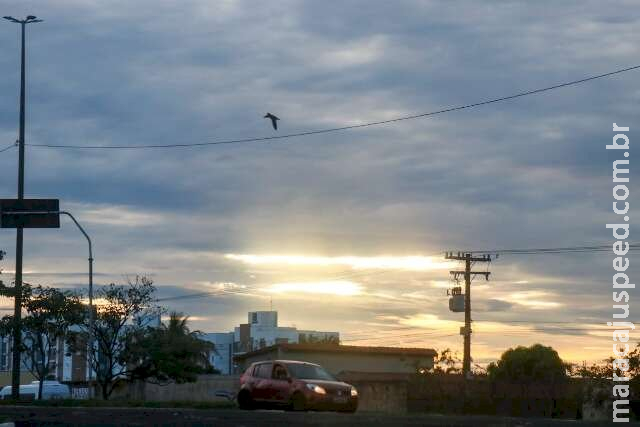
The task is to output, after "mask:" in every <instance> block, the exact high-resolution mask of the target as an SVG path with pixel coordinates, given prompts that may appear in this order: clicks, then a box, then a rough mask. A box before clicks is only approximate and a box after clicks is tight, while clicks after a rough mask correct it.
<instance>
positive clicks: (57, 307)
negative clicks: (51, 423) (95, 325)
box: [0, 284, 83, 397]
mask: <svg viewBox="0 0 640 427" xmlns="http://www.w3.org/2000/svg"><path fill="white" fill-rule="evenodd" d="M22 306H23V308H24V310H25V312H26V315H25V316H24V317H23V318H22V320H21V330H22V342H21V346H20V352H21V353H22V364H23V365H24V366H25V367H26V368H27V369H28V370H29V371H30V372H31V373H32V374H33V376H34V377H35V378H36V379H38V380H39V381H40V387H39V390H38V394H39V397H42V384H43V381H44V380H45V379H46V378H47V377H49V376H50V375H51V374H52V373H53V371H54V368H55V360H54V351H53V349H54V348H55V347H56V345H57V344H58V341H59V340H61V339H62V338H64V337H65V334H66V333H67V330H68V329H69V327H70V326H71V325H74V324H78V323H80V322H81V320H82V317H83V308H82V303H81V301H80V297H79V295H77V294H75V293H73V292H70V291H60V290H59V289H55V288H49V287H42V286H37V287H35V288H33V287H31V286H30V285H28V284H24V286H23V299H22ZM14 325H15V322H14V317H13V315H8V316H4V317H3V318H2V319H1V320H0V333H1V334H11V332H12V330H13V327H14Z"/></svg>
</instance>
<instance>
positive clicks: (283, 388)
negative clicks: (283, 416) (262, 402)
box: [269, 363, 291, 404]
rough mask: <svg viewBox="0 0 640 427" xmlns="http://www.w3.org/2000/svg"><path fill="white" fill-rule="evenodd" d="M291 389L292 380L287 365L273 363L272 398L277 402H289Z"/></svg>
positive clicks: (270, 392) (270, 389)
mask: <svg viewBox="0 0 640 427" xmlns="http://www.w3.org/2000/svg"><path fill="white" fill-rule="evenodd" d="M290 389H291V382H290V379H289V373H288V372H287V369H286V367H285V366H284V365H281V364H279V363H276V364H275V365H273V374H272V376H271V385H270V387H269V395H270V400H271V401H272V402H275V403H282V404H284V403H288V402H289V397H290V395H291V392H290Z"/></svg>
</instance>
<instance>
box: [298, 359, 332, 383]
mask: <svg viewBox="0 0 640 427" xmlns="http://www.w3.org/2000/svg"><path fill="white" fill-rule="evenodd" d="M287 369H288V370H289V373H290V374H291V376H292V377H294V378H300V379H305V380H325V381H336V379H335V378H334V377H333V376H332V375H331V374H330V373H328V372H327V371H325V370H324V369H323V368H321V367H320V366H317V365H307V364H305V363H292V364H290V365H287Z"/></svg>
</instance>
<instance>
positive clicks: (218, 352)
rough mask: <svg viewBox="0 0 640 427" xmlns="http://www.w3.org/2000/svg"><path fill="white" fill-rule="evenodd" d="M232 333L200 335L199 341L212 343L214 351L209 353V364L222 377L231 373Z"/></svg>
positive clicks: (233, 335)
mask: <svg viewBox="0 0 640 427" xmlns="http://www.w3.org/2000/svg"><path fill="white" fill-rule="evenodd" d="M234 337H235V334H234V333H233V332H214V333H211V334H202V335H200V336H199V338H200V339H202V340H205V341H209V342H211V343H213V345H214V349H213V351H211V352H210V353H209V363H211V366H213V367H214V368H215V369H217V370H218V371H220V373H221V374H223V375H229V374H230V373H232V372H233V344H234V341H235V340H234Z"/></svg>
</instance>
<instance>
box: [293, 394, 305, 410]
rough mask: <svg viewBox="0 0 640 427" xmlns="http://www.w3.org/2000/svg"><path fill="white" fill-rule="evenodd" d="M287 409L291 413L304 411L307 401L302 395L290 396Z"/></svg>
mask: <svg viewBox="0 0 640 427" xmlns="http://www.w3.org/2000/svg"><path fill="white" fill-rule="evenodd" d="M289 407H290V408H291V410H292V411H306V410H307V399H305V397H304V395H303V394H302V393H300V392H298V393H295V394H294V395H293V396H291V403H290V405H289Z"/></svg>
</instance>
